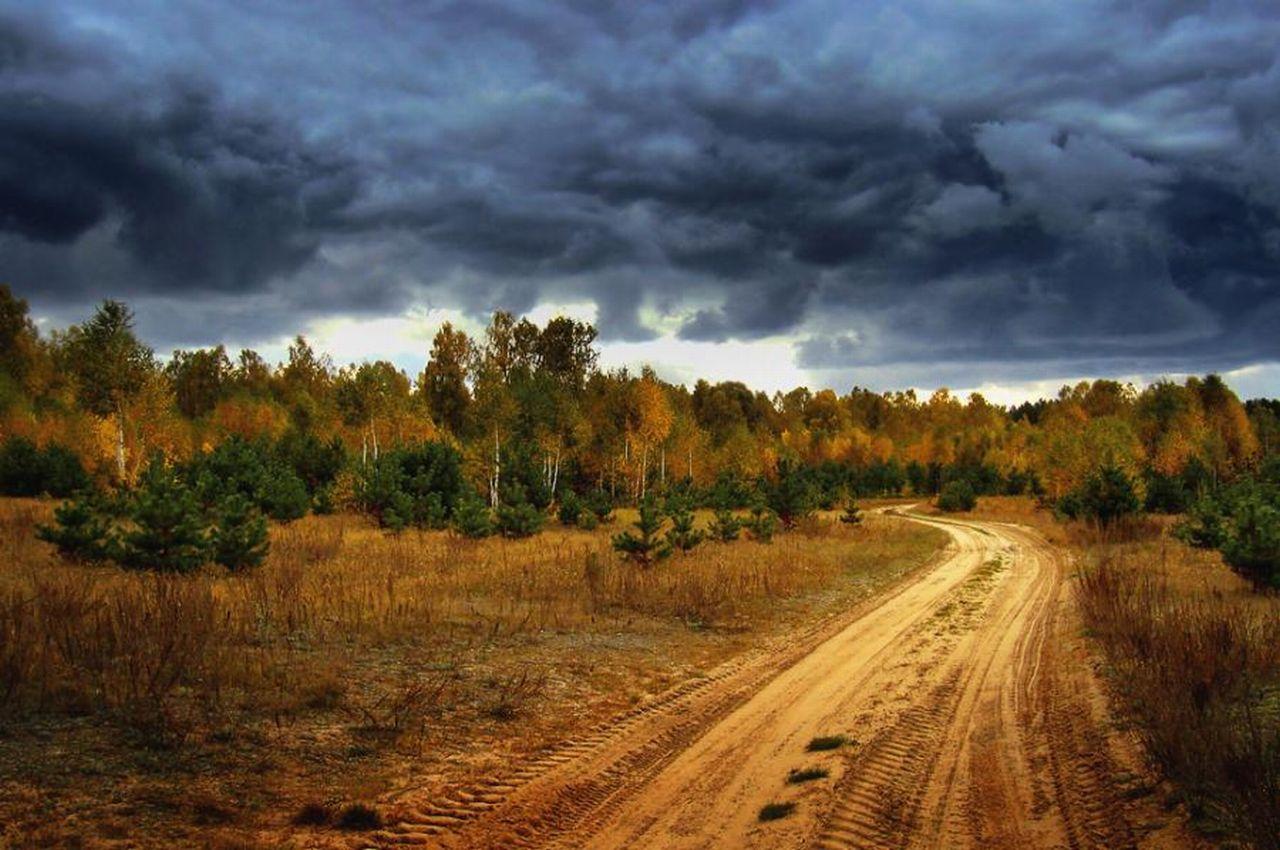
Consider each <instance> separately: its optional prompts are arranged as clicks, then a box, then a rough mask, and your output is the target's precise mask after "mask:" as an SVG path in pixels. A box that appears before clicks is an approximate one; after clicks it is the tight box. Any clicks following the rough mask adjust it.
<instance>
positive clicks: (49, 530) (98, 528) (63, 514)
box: [36, 491, 113, 562]
mask: <svg viewBox="0 0 1280 850" xmlns="http://www.w3.org/2000/svg"><path fill="white" fill-rule="evenodd" d="M104 507H105V506H104V505H103V503H102V500H101V498H99V497H98V496H97V494H95V493H93V492H91V491H86V492H84V493H81V494H80V495H79V496H77V497H76V498H74V499H72V500H70V501H68V502H64V503H62V504H61V505H59V506H58V507H57V508H55V509H54V511H53V524H52V525H41V526H38V527H37V528H36V536H37V537H39V538H40V539H41V540H44V541H46V542H48V543H52V544H53V545H54V546H56V547H57V548H58V553H59V554H60V555H62V556H63V557H64V558H67V559H69V560H72V561H82V562H83V561H101V560H105V559H106V558H108V557H110V554H111V550H112V548H113V538H112V527H111V520H110V519H109V517H108V516H107V515H106V511H105V510H104Z"/></svg>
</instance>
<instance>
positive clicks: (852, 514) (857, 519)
mask: <svg viewBox="0 0 1280 850" xmlns="http://www.w3.org/2000/svg"><path fill="white" fill-rule="evenodd" d="M840 521H841V522H842V523H844V524H845V525H860V524H861V523H862V509H861V508H859V507H858V500H857V499H855V498H853V497H852V496H850V497H849V499H848V500H847V501H846V502H845V503H844V513H842V514H840Z"/></svg>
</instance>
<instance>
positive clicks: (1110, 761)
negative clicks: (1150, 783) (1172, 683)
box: [363, 514, 1181, 850]
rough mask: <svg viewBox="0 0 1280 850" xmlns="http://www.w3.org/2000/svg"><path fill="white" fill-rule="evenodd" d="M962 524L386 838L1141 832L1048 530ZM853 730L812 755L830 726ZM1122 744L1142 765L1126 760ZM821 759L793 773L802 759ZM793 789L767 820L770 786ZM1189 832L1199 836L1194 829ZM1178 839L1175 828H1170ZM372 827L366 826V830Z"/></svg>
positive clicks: (757, 843) (847, 844)
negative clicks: (928, 557)
mask: <svg viewBox="0 0 1280 850" xmlns="http://www.w3.org/2000/svg"><path fill="white" fill-rule="evenodd" d="M905 518H907V519H910V521H914V522H923V523H927V524H930V525H934V526H936V527H939V528H941V529H943V530H944V531H946V532H947V533H948V534H949V535H950V536H951V538H952V542H951V545H950V546H949V548H948V550H947V552H946V554H945V556H944V557H942V558H940V559H938V561H937V563H936V565H935V566H934V567H933V568H932V569H929V570H927V571H924V572H922V573H921V574H919V575H918V577H917V578H916V579H915V580H913V581H911V582H910V583H908V584H906V585H904V586H900V587H898V588H897V589H895V590H893V591H891V592H890V593H888V594H887V595H885V596H881V597H880V598H878V599H876V600H874V601H873V602H872V604H867V605H864V606H860V607H859V609H857V610H855V611H852V612H849V613H848V615H847V616H845V617H843V618H840V619H838V620H836V621H828V622H827V623H824V624H822V625H819V626H815V627H813V628H812V629H810V630H809V631H807V632H804V633H799V634H794V635H790V636H788V640H786V641H781V642H779V643H777V644H775V645H772V646H769V647H766V648H764V649H762V650H761V651H760V652H758V653H755V654H754V655H752V656H751V657H748V658H744V659H740V660H739V661H737V662H734V663H731V664H729V665H726V666H725V667H722V668H719V669H718V670H717V671H716V672H715V673H713V674H712V675H710V676H708V677H707V678H705V679H701V680H697V681H695V682H691V683H689V684H686V685H685V686H683V687H681V688H679V689H676V690H674V691H672V692H669V693H668V694H666V695H665V696H664V697H663V698H661V699H659V700H656V701H654V702H652V703H649V704H647V705H645V706H644V707H642V708H639V709H636V710H634V711H632V712H631V713H630V714H627V715H625V716H624V717H622V718H620V719H618V720H616V721H614V722H611V723H609V724H606V725H604V726H601V727H600V728H598V729H597V730H595V731H594V732H593V733H592V734H590V735H588V736H586V737H584V738H582V739H580V740H577V741H572V742H566V743H565V744H564V745H563V746H561V747H559V748H557V749H556V750H554V751H552V752H550V753H547V754H546V755H544V756H543V757H541V758H539V759H538V760H536V761H534V762H531V763H529V764H526V765H523V766H521V767H519V768H517V769H516V770H515V771H514V772H513V773H512V774H511V775H509V776H506V777H501V778H494V779H489V780H485V781H483V782H481V783H478V784H476V785H474V786H472V787H469V788H459V789H454V790H453V791H451V792H448V793H446V794H444V795H442V796H440V797H437V798H435V799H431V800H424V799H417V798H415V797H413V796H412V795H410V796H408V797H406V798H405V799H403V800H402V801H400V815H401V818H402V820H401V822H400V823H399V824H398V825H397V826H396V827H394V828H392V829H389V830H386V831H384V832H381V833H379V834H377V835H376V836H375V843H376V844H378V845H380V846H396V845H419V846H429V847H440V848H451V849H452V848H457V850H461V848H468V850H471V848H475V850H479V848H520V847H548V848H551V847H554V848H566V850H567V848H591V850H622V848H664V850H665V848H671V850H685V848H688V850H693V848H698V850H704V848H732V849H733V850H741V848H769V849H770V850H781V848H829V849H830V850H844V848H880V847H886V848H887V847H894V848H897V847H975V848H976V847H982V848H991V847H994V848H1028V847H1046V848H1059V847H1061V848H1097V847H1105V848H1124V847H1139V846H1147V845H1148V844H1151V837H1150V836H1149V835H1148V834H1147V832H1146V831H1145V825H1144V829H1142V830H1139V829H1137V828H1136V827H1135V824H1137V823H1140V822H1142V820H1143V818H1145V817H1146V816H1147V815H1146V813H1141V814H1139V813H1135V812H1134V811H1131V810H1132V809H1133V808H1134V807H1135V806H1137V805H1139V803H1135V800H1140V798H1141V797H1142V795H1143V793H1144V792H1145V791H1146V790H1147V788H1146V787H1145V786H1143V785H1142V781H1141V780H1140V779H1139V778H1138V775H1137V773H1135V772H1134V771H1133V770H1129V769H1127V768H1130V767H1132V765H1131V764H1130V761H1131V759H1129V761H1125V759H1126V758H1127V757H1126V756H1125V754H1124V752H1123V751H1124V746H1123V742H1121V741H1118V740H1117V735H1116V733H1115V732H1113V731H1112V730H1111V727H1110V725H1109V724H1108V722H1107V718H1106V709H1105V701H1104V700H1103V699H1102V698H1101V695H1100V692H1099V690H1098V685H1097V682H1095V681H1094V680H1093V676H1092V674H1091V673H1090V670H1089V667H1088V665H1087V664H1086V663H1085V660H1084V659H1083V658H1082V657H1081V656H1080V654H1079V651H1078V648H1073V647H1075V645H1076V644H1077V643H1078V642H1077V641H1074V640H1072V639H1071V638H1072V636H1073V634H1074V632H1075V631H1076V630H1077V628H1078V627H1076V626H1074V625H1073V621H1072V620H1071V617H1070V616H1069V615H1070V611H1069V602H1070V600H1069V593H1068V588H1067V586H1066V583H1065V579H1064V559H1063V556H1062V555H1061V554H1060V553H1058V552H1057V551H1055V550H1054V549H1053V548H1052V547H1051V546H1049V545H1048V544H1047V543H1046V542H1044V541H1043V539H1041V538H1040V537H1039V536H1038V535H1036V534H1035V533H1034V532H1032V531H1030V530H1028V529H1025V528H1021V527H1018V526H1013V525H1007V524H1004V523H994V522H977V521H951V520H942V519H938V518H929V517H923V516H918V515H914V514H912V515H906V516H905ZM835 735H839V736H844V738H845V739H846V740H847V743H846V744H845V745H844V746H843V747H840V748H838V749H835V750H830V751H823V752H807V750H806V748H807V746H808V744H809V742H810V741H811V740H812V739H813V738H815V737H819V736H835ZM1121 761H1125V767H1126V769H1125V770H1121V766H1120V762H1121ZM802 768H815V769H819V770H822V771H825V772H826V775H825V776H824V777H821V778H818V779H814V780H812V781H808V782H804V783H790V782H788V776H789V774H790V772H791V771H792V770H796V769H802ZM772 803H781V804H792V809H791V811H790V813H789V814H788V815H787V816H786V817H783V818H781V819H777V820H771V821H768V822H762V821H761V820H760V819H759V817H758V815H759V812H760V810H761V808H762V807H764V806H765V805H767V804H772ZM1179 834H1180V833H1179ZM1180 843H1181V839H1180V838H1178V837H1177V836H1176V835H1175V836H1173V837H1171V834H1170V831H1169V830H1164V831H1163V832H1161V834H1160V837H1159V841H1158V845H1159V846H1162V847H1168V846H1178V845H1179V844H1180ZM368 844H369V842H368V841H367V840H366V841H364V842H363V846H368Z"/></svg>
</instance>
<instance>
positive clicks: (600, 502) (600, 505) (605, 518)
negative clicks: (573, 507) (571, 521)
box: [582, 489, 613, 525]
mask: <svg viewBox="0 0 1280 850" xmlns="http://www.w3.org/2000/svg"><path fill="white" fill-rule="evenodd" d="M582 507H583V508H585V509H586V510H587V511H590V512H591V513H592V514H594V515H595V518H596V522H597V523H598V524H602V525H603V524H607V523H610V522H613V497H612V496H610V495H609V491H608V490H603V489H598V490H592V491H591V492H590V493H588V494H587V495H586V496H585V497H584V498H583V500H582Z"/></svg>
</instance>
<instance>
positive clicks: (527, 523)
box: [496, 484, 547, 537]
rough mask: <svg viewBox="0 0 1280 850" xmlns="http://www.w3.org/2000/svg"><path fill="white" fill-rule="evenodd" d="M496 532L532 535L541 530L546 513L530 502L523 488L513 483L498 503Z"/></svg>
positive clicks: (513, 535) (507, 535)
mask: <svg viewBox="0 0 1280 850" xmlns="http://www.w3.org/2000/svg"><path fill="white" fill-rule="evenodd" d="M496 514H497V525H498V532H499V533H500V534H501V535H502V536H503V537H532V536H533V535H535V534H537V533H538V532H539V531H541V530H542V526H543V523H545V522H546V521H547V515H546V514H545V513H543V512H542V510H541V509H540V508H539V507H538V506H537V505H534V504H532V503H531V502H530V501H529V499H528V497H527V496H526V495H525V492H524V488H523V487H521V486H520V485H518V484H513V485H512V486H510V487H509V488H508V489H507V493H506V498H505V499H504V500H503V502H502V504H500V505H498V510H497V511H496Z"/></svg>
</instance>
